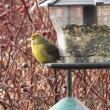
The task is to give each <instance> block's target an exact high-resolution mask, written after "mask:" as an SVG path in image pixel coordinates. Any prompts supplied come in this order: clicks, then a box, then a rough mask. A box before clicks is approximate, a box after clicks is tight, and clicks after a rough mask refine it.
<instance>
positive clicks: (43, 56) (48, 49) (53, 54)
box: [31, 33, 60, 64]
mask: <svg viewBox="0 0 110 110" xmlns="http://www.w3.org/2000/svg"><path fill="white" fill-rule="evenodd" d="M31 47H32V53H33V56H34V57H35V58H36V60H37V61H38V62H39V63H42V64H44V63H52V62H56V61H57V60H58V59H60V55H59V50H58V48H57V47H56V46H55V45H53V44H52V43H51V42H49V41H48V40H47V39H45V38H44V37H43V36H41V35H40V34H38V33H35V34H33V35H32V40H31Z"/></svg>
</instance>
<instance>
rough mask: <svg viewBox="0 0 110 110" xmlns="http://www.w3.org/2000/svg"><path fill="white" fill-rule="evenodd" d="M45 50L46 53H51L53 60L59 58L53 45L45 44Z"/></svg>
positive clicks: (57, 51)
mask: <svg viewBox="0 0 110 110" xmlns="http://www.w3.org/2000/svg"><path fill="white" fill-rule="evenodd" d="M45 45H47V46H45V50H46V52H47V54H49V55H51V56H52V57H53V58H54V59H55V60H57V59H60V54H59V50H58V48H57V47H56V46H55V45H52V44H45Z"/></svg>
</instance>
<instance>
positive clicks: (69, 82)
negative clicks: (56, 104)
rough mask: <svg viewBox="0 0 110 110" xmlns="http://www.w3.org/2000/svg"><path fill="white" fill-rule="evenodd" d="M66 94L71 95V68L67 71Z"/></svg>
mask: <svg viewBox="0 0 110 110" xmlns="http://www.w3.org/2000/svg"><path fill="white" fill-rule="evenodd" d="M67 95H68V97H71V96H72V75H71V70H68V71H67Z"/></svg>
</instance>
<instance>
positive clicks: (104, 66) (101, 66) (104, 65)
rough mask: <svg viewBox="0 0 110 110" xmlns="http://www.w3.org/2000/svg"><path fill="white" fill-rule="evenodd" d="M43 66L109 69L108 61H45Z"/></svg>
mask: <svg viewBox="0 0 110 110" xmlns="http://www.w3.org/2000/svg"><path fill="white" fill-rule="evenodd" d="M44 66H47V67H49V68H59V69H110V63H82V64H78V63H77V64H66V63H47V64H45V65H44Z"/></svg>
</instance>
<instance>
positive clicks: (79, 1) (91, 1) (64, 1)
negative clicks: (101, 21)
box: [39, 0, 110, 6]
mask: <svg viewBox="0 0 110 110" xmlns="http://www.w3.org/2000/svg"><path fill="white" fill-rule="evenodd" d="M98 3H102V4H110V0H41V1H40V3H39V6H67V5H96V4H98Z"/></svg>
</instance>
